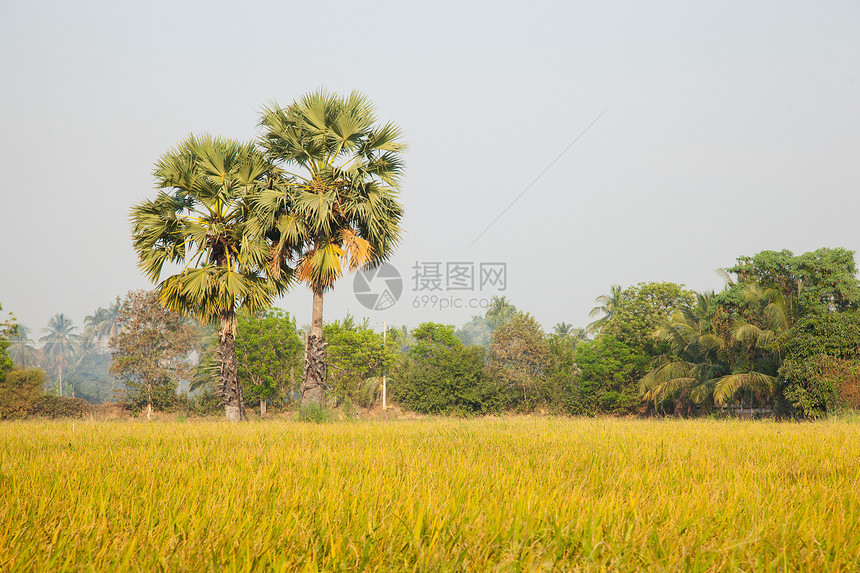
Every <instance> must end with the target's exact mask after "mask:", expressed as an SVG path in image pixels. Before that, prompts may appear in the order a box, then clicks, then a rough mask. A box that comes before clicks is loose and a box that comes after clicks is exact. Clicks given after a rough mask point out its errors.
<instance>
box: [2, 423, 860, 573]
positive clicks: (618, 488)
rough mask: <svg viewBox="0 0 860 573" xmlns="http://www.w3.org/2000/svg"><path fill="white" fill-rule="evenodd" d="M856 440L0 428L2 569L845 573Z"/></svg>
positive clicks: (836, 428)
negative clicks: (812, 572)
mask: <svg viewBox="0 0 860 573" xmlns="http://www.w3.org/2000/svg"><path fill="white" fill-rule="evenodd" d="M858 447H860V424H858V423H856V422H855V423H852V422H850V421H829V422H819V423H803V424H797V423H775V422H744V421H713V420H698V421H646V420H615V419H596V420H587V419H572V420H571V419H554V418H510V419H483V420H482V419H478V420H448V419H445V420H436V419H428V420H415V421H405V420H400V421H378V422H340V423H331V424H322V425H314V424H309V423H301V422H291V421H275V420H272V421H264V422H251V423H245V424H240V425H227V424H226V423H222V422H214V421H193V422H153V423H146V422H141V421H134V422H128V421H126V422H81V421H78V422H77V423H76V424H75V426H74V429H73V427H72V422H51V423H48V422H19V423H4V424H0V571H33V570H36V571H69V570H72V571H77V570H83V571H120V570H136V571H159V570H162V571H210V570H211V571H297V570H298V571H320V570H325V571H353V570H392V571H493V570H502V571H537V570H549V571H552V570H557V571H569V570H617V571H640V570H650V571H682V570H684V571H785V570H803V571H856V570H860V452H858Z"/></svg>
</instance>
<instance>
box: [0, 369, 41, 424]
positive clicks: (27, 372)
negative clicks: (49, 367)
mask: <svg viewBox="0 0 860 573" xmlns="http://www.w3.org/2000/svg"><path fill="white" fill-rule="evenodd" d="M44 383H45V373H44V372H43V371H42V370H40V369H38V368H14V369H12V370H10V371H9V372H7V373H6V376H5V377H4V376H3V375H2V374H0V419H6V420H9V419H15V418H26V417H28V416H30V415H32V414H33V413H34V411H35V410H36V405H37V404H38V402H39V399H40V398H41V397H42V385H43V384H44Z"/></svg>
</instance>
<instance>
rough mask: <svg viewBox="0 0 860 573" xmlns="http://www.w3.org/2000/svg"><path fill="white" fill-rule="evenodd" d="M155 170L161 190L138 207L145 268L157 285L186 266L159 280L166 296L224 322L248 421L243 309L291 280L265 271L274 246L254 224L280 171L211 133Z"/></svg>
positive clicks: (236, 413)
mask: <svg viewBox="0 0 860 573" xmlns="http://www.w3.org/2000/svg"><path fill="white" fill-rule="evenodd" d="M154 175H155V179H156V181H157V187H158V188H159V189H162V191H160V192H159V194H158V196H157V197H156V199H155V200H153V201H144V202H143V203H140V204H138V205H136V206H135V207H133V208H132V211H131V220H132V239H133V242H134V249H135V251H136V252H137V255H138V258H139V266H140V268H141V269H142V270H143V272H144V273H145V274H146V276H147V277H148V278H149V279H150V280H151V281H153V282H154V283H157V282H158V281H159V279H160V277H161V274H162V268H163V266H164V264H165V263H173V264H178V265H182V268H181V270H180V271H179V273H178V274H175V275H172V276H169V277H167V278H166V279H164V280H163V281H161V282H160V283H158V287H157V292H158V293H159V300H160V301H161V303H162V304H163V305H165V306H166V307H168V308H170V309H171V310H174V311H177V312H180V313H182V314H184V315H186V316H193V317H196V318H198V319H200V320H201V321H206V322H211V323H213V324H214V325H217V327H218V343H219V353H218V357H219V360H220V381H219V391H220V393H221V397H222V399H223V401H224V408H225V413H226V417H227V419H228V420H230V421H238V420H240V419H244V418H245V415H244V400H243V399H242V387H241V385H240V384H239V380H238V369H237V364H236V347H235V336H236V313H237V312H244V313H246V314H254V313H257V312H260V311H262V310H263V309H264V308H266V307H268V306H269V305H270V304H271V303H272V301H273V300H274V298H275V297H276V296H278V295H280V294H282V293H283V292H285V290H286V288H287V286H288V282H289V279H291V277H292V272H291V270H290V269H289V268H288V267H286V265H279V266H278V267H277V268H276V269H274V270H275V271H277V272H276V273H275V274H274V275H272V274H269V273H267V272H266V270H267V269H268V270H269V271H271V270H273V269H272V265H271V263H270V259H269V255H270V252H271V249H270V245H269V243H268V242H267V240H266V237H265V236H264V235H263V233H262V232H260V231H259V228H260V226H259V225H250V224H249V222H250V221H251V219H252V211H251V207H250V201H251V200H252V199H253V198H254V197H255V196H256V195H258V194H259V193H260V192H261V191H262V189H264V188H270V187H271V186H272V185H273V183H274V180H275V179H276V178H277V177H278V174H277V170H275V169H274V168H273V167H272V165H271V164H270V163H269V162H268V161H267V160H266V158H265V157H264V156H263V155H262V153H260V152H259V151H258V150H257V149H256V148H255V146H254V145H253V144H240V143H238V142H236V141H233V140H229V139H222V138H219V137H214V136H209V135H205V136H203V137H194V136H189V137H188V138H187V139H186V140H185V141H183V142H182V143H180V144H179V145H178V146H177V147H176V148H174V149H171V150H170V151H168V152H167V153H165V154H164V155H163V156H162V157H161V159H160V160H159V161H158V163H156V167H155V171H154ZM165 189H166V190H167V191H164V190H165ZM275 275H276V276H275Z"/></svg>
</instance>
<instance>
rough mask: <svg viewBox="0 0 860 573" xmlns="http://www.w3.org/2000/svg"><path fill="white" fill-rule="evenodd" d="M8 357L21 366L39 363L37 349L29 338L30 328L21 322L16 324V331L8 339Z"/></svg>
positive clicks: (31, 366) (28, 366)
mask: <svg viewBox="0 0 860 573" xmlns="http://www.w3.org/2000/svg"><path fill="white" fill-rule="evenodd" d="M6 353H7V354H8V355H9V358H11V359H12V361H13V362H14V363H15V364H17V365H18V366H20V367H22V368H34V367H35V366H37V365H38V364H39V358H40V356H39V351H38V350H37V349H36V348H35V346H34V342H33V341H32V340H30V329H29V328H27V327H26V326H24V325H23V324H19V325H18V332H17V334H15V335H14V336H12V337H11V338H10V339H9V348H7V349H6Z"/></svg>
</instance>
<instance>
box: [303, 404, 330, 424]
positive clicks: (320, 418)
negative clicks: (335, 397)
mask: <svg viewBox="0 0 860 573" xmlns="http://www.w3.org/2000/svg"><path fill="white" fill-rule="evenodd" d="M299 420H300V421H302V422H314V423H315V424H322V423H323V422H329V421H331V413H330V412H329V411H328V410H326V409H325V408H323V407H322V406H320V405H319V404H305V405H304V406H302V407H301V408H299Z"/></svg>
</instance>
